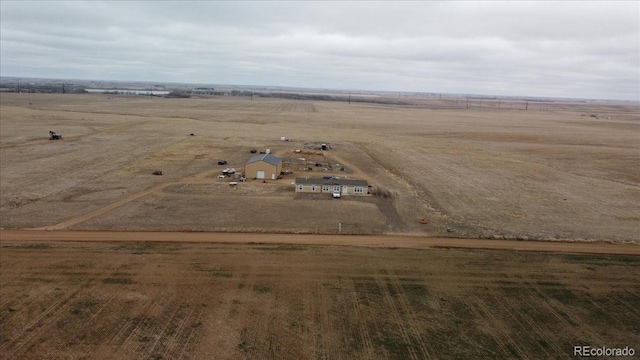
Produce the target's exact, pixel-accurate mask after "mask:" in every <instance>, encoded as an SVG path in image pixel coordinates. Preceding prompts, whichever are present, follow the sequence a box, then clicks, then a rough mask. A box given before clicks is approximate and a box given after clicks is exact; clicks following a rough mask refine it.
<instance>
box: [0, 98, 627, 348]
mask: <svg viewBox="0 0 640 360" xmlns="http://www.w3.org/2000/svg"><path fill="white" fill-rule="evenodd" d="M462 104H464V105H462ZM49 130H53V131H55V132H57V133H60V134H62V135H63V138H62V139H61V140H49V139H48V136H49ZM639 134H640V111H639V108H638V104H624V103H613V102H602V103H595V102H559V101H555V102H548V103H535V102H531V103H526V104H525V103H522V102H520V103H518V102H516V101H512V102H509V101H507V100H495V101H488V100H483V101H482V102H479V103H478V102H476V103H475V104H473V103H472V104H471V106H469V105H468V102H466V103H465V102H463V101H462V100H460V99H442V100H441V99H413V100H412V101H411V103H410V104H404V105H389V104H377V103H362V102H352V103H351V104H349V103H347V102H338V101H333V102H331V101H300V100H288V99H271V98H259V97H254V98H253V99H252V100H251V99H249V98H246V97H207V98H205V97H202V98H190V99H168V98H156V97H145V96H124V95H101V94H91V95H67V94H64V95H62V94H60V95H55V94H10V93H0V358H3V359H4V358H7V359H36V358H52V359H58V358H69V359H84V358H95V359H103V358H109V359H192V358H193V359H474V358H476V359H513V358H531V359H563V358H565V359H570V358H575V354H574V347H575V346H591V347H594V348H595V347H602V346H607V347H609V348H631V349H633V350H634V351H635V354H636V355H637V354H640V335H639V334H640V311H639V310H638V309H640V281H638V279H640V257H639V256H638V253H639V252H638V239H640V206H639V204H640V167H639V164H640V151H639V150H640V141H639ZM281 137H285V138H286V141H282V140H281ZM321 143H326V144H329V147H330V149H329V150H327V151H319V150H317V149H315V148H316V147H317V146H318V145H319V144H321ZM253 149H255V150H256V151H266V149H270V150H271V152H272V153H273V154H275V155H277V156H279V157H281V158H282V159H283V162H284V169H286V170H287V172H286V174H283V175H282V177H281V178H280V179H277V180H267V181H265V182H263V181H259V180H254V179H248V180H247V181H246V182H238V184H236V185H235V186H230V184H229V182H230V181H232V180H234V179H232V178H223V179H221V178H219V176H220V175H221V171H222V170H223V169H225V168H232V167H233V168H236V169H238V170H239V171H242V169H243V165H244V163H245V162H246V161H247V160H248V159H249V158H250V157H251V156H253V155H254V154H253V153H251V150H253ZM296 150H300V151H299V152H297V151H296ZM223 159H224V160H226V161H227V164H225V165H218V161H219V160H223ZM156 171H161V172H162V175H161V176H160V175H153V172H156ZM322 176H339V177H341V178H348V179H364V180H367V181H368V183H369V184H370V185H371V187H370V189H369V192H370V195H368V196H343V197H342V198H340V199H333V198H331V197H330V196H329V195H322V194H295V192H294V186H293V184H292V183H293V181H294V179H295V178H296V177H322ZM423 219H424V220H423ZM47 230H48V231H47ZM116 231H117V232H116ZM525 240H529V241H525ZM472 248H473V249H476V250H473V249H472ZM488 249H494V250H488ZM497 249H501V251H498V250H497Z"/></svg>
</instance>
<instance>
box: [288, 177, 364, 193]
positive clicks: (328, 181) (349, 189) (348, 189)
mask: <svg viewBox="0 0 640 360" xmlns="http://www.w3.org/2000/svg"><path fill="white" fill-rule="evenodd" d="M295 184H296V193H317V194H325V193H326V194H333V193H336V192H337V193H339V194H340V195H367V194H368V193H369V183H367V181H366V180H351V179H336V178H334V177H330V178H296V183H295Z"/></svg>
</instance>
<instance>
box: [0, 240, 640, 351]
mask: <svg viewBox="0 0 640 360" xmlns="http://www.w3.org/2000/svg"><path fill="white" fill-rule="evenodd" d="M32 232H34V233H38V232H36V231H32ZM36 236H37V235H36ZM256 236H259V235H254V236H253V237H254V238H255V237H256ZM300 236H302V237H305V236H310V235H300ZM176 240H177V241H175V242H95V241H87V242H83V241H75V242H56V241H49V242H26V243H25V242H20V241H17V242H16V241H7V240H2V241H0V245H1V247H0V250H1V251H0V264H1V266H2V269H1V270H2V273H1V274H2V275H1V276H0V354H1V355H2V358H5V359H36V358H50V359H58V358H66V359H84V358H92V359H518V358H522V359H573V358H575V356H574V352H573V351H574V346H591V347H602V346H607V347H609V348H620V349H624V348H627V347H628V348H631V349H634V350H635V354H636V355H637V354H638V352H640V310H639V309H640V306H639V305H640V282H638V279H639V278H640V257H638V256H627V255H616V256H612V255H600V254H543V253H535V252H510V251H488V250H482V251H478V250H464V249H463V250H460V249H455V250H454V249H424V250H417V249H406V248H367V247H354V246H331V245H323V246H317V245H297V244H280V245H277V244H258V243H254V244H250V243H247V244H215V243H188V242H181V241H179V239H176ZM611 246H614V245H611ZM622 358H630V357H622Z"/></svg>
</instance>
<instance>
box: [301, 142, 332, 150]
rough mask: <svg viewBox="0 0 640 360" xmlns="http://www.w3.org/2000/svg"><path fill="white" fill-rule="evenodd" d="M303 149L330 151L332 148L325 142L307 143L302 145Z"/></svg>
mask: <svg viewBox="0 0 640 360" xmlns="http://www.w3.org/2000/svg"><path fill="white" fill-rule="evenodd" d="M304 148H305V149H312V150H331V149H332V148H333V147H332V146H331V144H329V143H327V142H309V143H306V144H304Z"/></svg>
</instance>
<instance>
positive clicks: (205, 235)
mask: <svg viewBox="0 0 640 360" xmlns="http://www.w3.org/2000/svg"><path fill="white" fill-rule="evenodd" d="M48 241H53V242H56V241H57V242H67V241H70V242H93V241H95V242H185V243H193V242H204V243H231V244H303V245H334V246H360V247H381V248H411V249H429V248H457V249H486V250H506V251H535V252H557V253H587V254H610V255H616V254H618V255H637V256H640V246H639V245H635V244H610V243H586V242H549V241H513V240H490V239H455V238H435V237H418V236H405V235H309V234H260V233H209V232H111V231H40V230H3V231H0V242H1V243H3V244H8V243H16V242H48Z"/></svg>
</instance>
